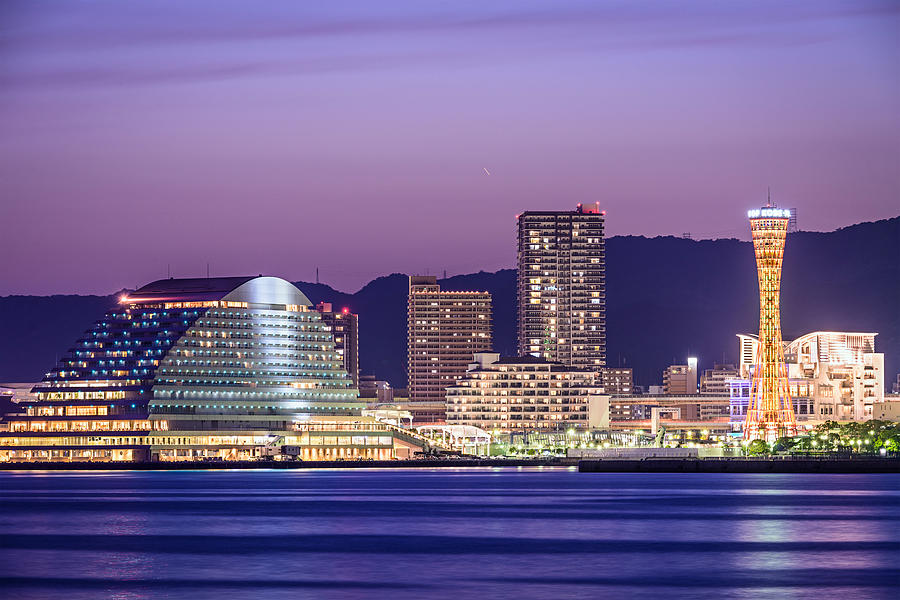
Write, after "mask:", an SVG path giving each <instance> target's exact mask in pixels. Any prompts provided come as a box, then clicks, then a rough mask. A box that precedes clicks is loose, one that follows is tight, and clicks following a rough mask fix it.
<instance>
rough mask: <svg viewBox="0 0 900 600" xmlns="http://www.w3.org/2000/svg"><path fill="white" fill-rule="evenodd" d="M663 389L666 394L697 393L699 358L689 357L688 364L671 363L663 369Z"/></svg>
mask: <svg viewBox="0 0 900 600" xmlns="http://www.w3.org/2000/svg"><path fill="white" fill-rule="evenodd" d="M663 391H664V393H666V394H696V393H697V359H696V358H689V359H688V364H686V365H670V366H668V367H666V370H665V371H663Z"/></svg>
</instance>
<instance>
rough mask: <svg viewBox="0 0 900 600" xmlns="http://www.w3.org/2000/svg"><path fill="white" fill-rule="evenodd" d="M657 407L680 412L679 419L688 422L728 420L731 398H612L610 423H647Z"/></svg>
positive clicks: (671, 395) (723, 396) (685, 396)
mask: <svg viewBox="0 0 900 600" xmlns="http://www.w3.org/2000/svg"><path fill="white" fill-rule="evenodd" d="M657 407H658V408H664V409H673V410H677V415H678V418H680V419H684V420H689V421H728V420H729V418H730V416H731V410H730V409H731V397H730V396H729V395H728V394H722V395H719V396H712V395H708V394H697V393H694V394H660V395H622V396H612V397H611V398H610V400H609V414H610V421H611V423H612V426H613V427H615V426H616V425H617V424H618V422H620V421H641V420H646V419H649V418H650V417H651V411H652V409H653V408H657ZM673 414H675V413H673Z"/></svg>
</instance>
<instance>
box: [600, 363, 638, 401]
mask: <svg viewBox="0 0 900 600" xmlns="http://www.w3.org/2000/svg"><path fill="white" fill-rule="evenodd" d="M600 383H601V384H602V385H603V392H604V393H605V394H608V395H621V394H632V393H634V391H635V390H634V372H633V371H632V369H630V368H624V367H604V368H602V369H600Z"/></svg>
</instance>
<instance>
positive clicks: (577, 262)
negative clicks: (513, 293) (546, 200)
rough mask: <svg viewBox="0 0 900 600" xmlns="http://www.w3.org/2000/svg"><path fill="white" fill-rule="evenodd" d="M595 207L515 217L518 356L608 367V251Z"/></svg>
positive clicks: (601, 217) (530, 212)
mask: <svg viewBox="0 0 900 600" xmlns="http://www.w3.org/2000/svg"><path fill="white" fill-rule="evenodd" d="M604 214H605V213H604V212H602V211H601V210H600V206H599V203H595V204H590V205H586V206H583V205H581V204H579V205H578V207H577V208H576V209H575V210H574V211H528V212H524V213H522V214H520V215H519V216H518V286H517V296H518V337H519V340H518V342H519V354H520V355H522V356H535V357H538V358H542V359H544V360H548V361H554V362H559V363H562V364H563V365H566V366H568V367H575V368H590V369H593V370H594V371H595V372H597V371H599V369H600V368H602V367H603V366H605V365H606V252H605V230H604V219H605V216H604Z"/></svg>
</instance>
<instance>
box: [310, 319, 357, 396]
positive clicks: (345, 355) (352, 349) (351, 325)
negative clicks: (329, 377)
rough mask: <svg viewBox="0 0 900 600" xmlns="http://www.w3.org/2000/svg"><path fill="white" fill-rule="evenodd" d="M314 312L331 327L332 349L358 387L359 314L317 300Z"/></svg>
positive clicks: (354, 384) (354, 385)
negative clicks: (336, 308)
mask: <svg viewBox="0 0 900 600" xmlns="http://www.w3.org/2000/svg"><path fill="white" fill-rule="evenodd" d="M316 312H318V313H319V314H320V315H322V321H323V322H324V323H325V324H326V325H328V326H329V327H330V328H331V335H332V337H333V338H334V351H335V352H337V353H338V355H340V357H341V360H342V362H343V365H344V370H345V371H347V374H349V375H350V379H351V380H352V381H353V387H355V388H359V315H356V314H354V313H352V312H350V309H349V308H346V307H344V308H343V309H341V310H334V309H333V308H332V304H331V302H319V304H317V305H316Z"/></svg>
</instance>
